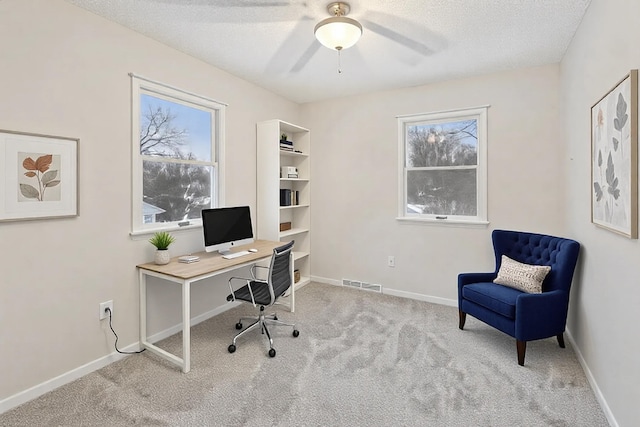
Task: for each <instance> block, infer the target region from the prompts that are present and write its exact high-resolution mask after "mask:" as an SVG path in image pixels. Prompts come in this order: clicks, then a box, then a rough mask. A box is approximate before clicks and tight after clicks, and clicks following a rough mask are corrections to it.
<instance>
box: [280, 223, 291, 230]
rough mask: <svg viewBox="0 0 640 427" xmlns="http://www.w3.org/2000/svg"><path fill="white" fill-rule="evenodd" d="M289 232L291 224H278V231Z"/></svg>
mask: <svg viewBox="0 0 640 427" xmlns="http://www.w3.org/2000/svg"><path fill="white" fill-rule="evenodd" d="M287 230H291V222H281V223H280V231H287Z"/></svg>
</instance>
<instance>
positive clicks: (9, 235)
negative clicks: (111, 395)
mask: <svg viewBox="0 0 640 427" xmlns="http://www.w3.org/2000/svg"><path fill="white" fill-rule="evenodd" d="M0 52H1V54H0V56H1V58H2V59H1V61H0V64H1V65H0V129H5V130H15V131H24V132H34V133H42V134H50V135H59V136H68V137H74V138H79V139H80V149H79V152H80V159H79V170H80V172H79V188H80V190H79V191H80V216H79V217H77V218H71V219H55V220H37V221H26V222H2V223H0V242H1V244H0V272H1V273H0V280H1V282H0V366H1V367H2V369H1V373H0V377H1V380H0V402H2V400H3V399H7V398H8V397H9V396H12V395H14V394H16V393H18V392H21V391H23V390H26V389H28V388H29V387H33V386H35V385H37V384H40V383H42V382H44V381H47V380H50V379H52V378H54V377H56V376H58V375H61V374H64V373H66V372H68V371H71V370H73V369H75V368H78V367H80V366H82V365H84V364H86V363H89V362H92V361H94V360H96V359H99V358H100V357H103V356H105V355H107V354H109V353H111V352H113V336H112V335H111V331H109V329H108V324H107V323H106V322H102V323H101V322H100V321H99V320H98V304H99V303H100V302H101V301H106V300H109V299H112V300H113V301H114V316H115V318H114V326H115V329H116V331H117V332H118V335H119V337H120V341H119V345H120V347H125V346H127V345H130V344H132V343H135V342H137V341H138V324H139V322H138V283H137V276H136V269H135V265H136V264H140V263H143V262H147V261H151V260H152V259H153V247H152V246H151V245H150V244H149V243H148V242H147V241H146V238H142V239H138V240H132V239H131V238H130V236H129V231H130V217H131V213H130V212H131V172H130V171H131V148H130V147H131V136H130V135H131V132H130V122H131V119H130V115H131V113H130V111H131V108H130V97H131V90H130V78H129V76H128V73H129V72H134V73H137V74H140V75H143V76H146V77H148V78H152V79H154V80H158V81H161V82H164V83H166V84H170V85H173V86H176V87H179V88H182V89H185V90H188V91H191V92H195V93H198V94H201V95H204V96H207V97H210V98H213V99H217V100H219V101H222V102H226V103H228V104H229V107H228V108H227V120H226V135H227V145H226V149H227V150H226V151H227V153H226V154H227V158H226V160H227V162H226V164H227V169H226V182H227V192H226V202H227V204H228V205H234V204H249V205H251V206H252V208H255V204H256V199H255V197H256V196H255V194H256V174H255V171H256V168H255V162H256V152H255V132H256V131H255V123H256V122H258V121H261V120H267V119H272V118H280V119H284V120H288V121H291V122H297V121H298V106H297V105H296V104H294V103H292V102H289V101H287V100H284V99H283V98H281V97H278V96H275V95H273V94H271V93H269V92H267V91H265V90H263V89H261V88H259V87H257V86H254V85H252V84H250V83H247V82H246V81H243V80H240V79H238V78H236V77H234V76H232V75H230V74H227V73H225V72H223V71H221V70H219V69H216V68H214V67H211V66H209V65H207V64H205V63H203V62H200V61H197V60H195V59H193V58H191V57H189V56H187V55H184V54H182V53H180V52H177V51H175V50H172V49H169V48H167V47H165V46H163V45H161V44H159V43H157V42H154V41H152V40H150V39H148V38H146V37H143V36H141V35H139V34H137V33H134V32H132V31H130V30H127V29H125V28H124V27H121V26H119V25H116V24H113V23H110V22H108V21H106V20H104V19H102V18H99V17H97V16H95V15H93V14H90V13H89V12H86V11H84V10H82V9H79V8H76V7H75V6H72V5H70V4H68V3H65V2H63V1H61V0H4V1H0ZM176 237H177V239H178V240H177V242H176V243H175V244H174V245H172V248H171V250H172V252H174V253H175V254H176V255H177V254H180V253H185V252H190V251H196V250H202V237H201V231H191V232H187V231H184V232H179V233H176ZM218 282H219V283H217V284H216V285H217V286H204V285H198V286H196V287H195V288H194V290H193V296H192V298H193V301H194V303H195V305H196V306H195V307H194V308H195V311H194V315H197V314H199V313H202V312H204V311H207V310H211V309H213V308H214V307H215V306H218V305H222V304H223V303H224V296H226V293H227V290H228V288H227V283H226V280H225V279H224V278H221V279H220V280H218ZM157 287H158V288H162V291H160V292H154V295H153V296H152V297H151V300H150V302H149V304H150V305H151V306H155V305H156V303H158V304H160V308H161V309H162V312H161V313H159V315H157V316H154V317H152V318H150V329H151V330H150V332H151V333H155V332H158V331H159V330H160V329H162V328H163V327H167V326H169V325H174V324H176V323H178V322H179V319H180V314H179V313H180V309H179V308H180V307H179V303H177V301H179V293H178V288H177V287H176V286H173V287H171V286H170V285H164V286H161V285H158V286H157Z"/></svg>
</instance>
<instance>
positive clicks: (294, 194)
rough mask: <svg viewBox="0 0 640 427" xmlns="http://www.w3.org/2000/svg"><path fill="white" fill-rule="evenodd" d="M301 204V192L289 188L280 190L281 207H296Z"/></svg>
mask: <svg viewBox="0 0 640 427" xmlns="http://www.w3.org/2000/svg"><path fill="white" fill-rule="evenodd" d="M299 203H300V192H299V191H298V190H290V189H288V188H281V189H280V206H294V205H298V204H299Z"/></svg>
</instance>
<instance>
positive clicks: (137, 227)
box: [129, 74, 227, 236]
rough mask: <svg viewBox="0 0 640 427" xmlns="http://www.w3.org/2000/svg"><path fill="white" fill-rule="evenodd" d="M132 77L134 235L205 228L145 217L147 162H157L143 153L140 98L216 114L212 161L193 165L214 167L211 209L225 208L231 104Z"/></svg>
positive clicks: (198, 223)
mask: <svg viewBox="0 0 640 427" xmlns="http://www.w3.org/2000/svg"><path fill="white" fill-rule="evenodd" d="M129 75H130V76H131V148H132V167H131V170H132V171H131V179H132V191H131V193H132V206H131V235H132V236H136V235H144V234H151V233H154V232H156V231H159V230H163V231H175V230H184V229H191V228H198V227H202V219H191V220H189V221H173V222H164V223H151V224H145V223H144V221H143V214H142V199H143V166H142V163H143V160H146V159H150V160H156V161H157V158H150V157H148V156H144V155H142V154H140V133H139V129H140V95H141V94H143V93H144V94H149V95H152V96H155V97H158V98H163V99H166V100H169V101H171V102H176V103H183V104H187V105H189V106H193V107H199V108H201V109H204V110H210V111H211V112H212V117H211V123H212V126H213V128H214V132H213V133H212V135H211V136H212V139H213V140H212V147H211V161H208V162H203V161H195V162H193V164H198V165H205V166H212V169H213V173H212V176H211V180H212V183H211V193H212V194H211V207H218V206H223V205H224V189H225V185H224V176H225V173H224V163H225V162H224V153H225V130H224V124H225V109H226V106H227V104H224V103H222V102H218V101H215V100H213V99H210V98H206V97H203V96H200V95H197V94H194V93H191V92H187V91H184V90H182V89H178V88H175V87H172V86H169V85H166V84H163V83H160V82H156V81H153V80H149V79H147V78H145V77H141V76H138V75H135V74H129Z"/></svg>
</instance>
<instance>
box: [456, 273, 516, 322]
mask: <svg viewBox="0 0 640 427" xmlns="http://www.w3.org/2000/svg"><path fill="white" fill-rule="evenodd" d="M521 294H522V292H521V291H519V290H517V289H513V288H509V287H506V286H496V285H495V284H493V283H486V282H485V283H474V284H472V285H466V286H464V287H463V288H462V298H463V299H465V300H468V301H471V302H474V303H476V304H478V305H481V306H482V307H484V308H487V309H489V310H491V311H493V312H495V313H499V314H501V315H503V316H505V317H508V318H509V319H515V318H516V300H517V298H518V295H521Z"/></svg>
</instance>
